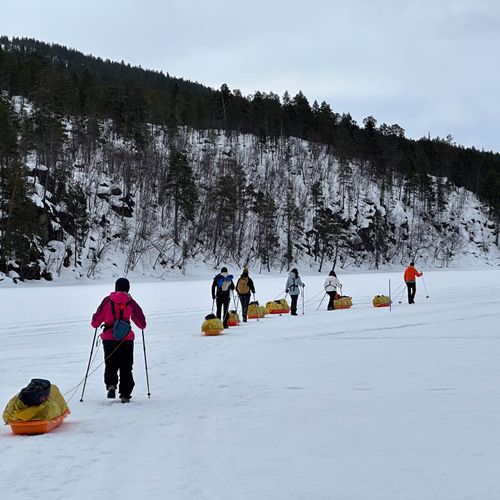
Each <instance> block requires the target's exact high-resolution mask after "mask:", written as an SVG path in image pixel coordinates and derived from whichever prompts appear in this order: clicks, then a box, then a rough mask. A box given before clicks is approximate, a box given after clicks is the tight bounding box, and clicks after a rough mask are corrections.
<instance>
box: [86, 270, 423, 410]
mask: <svg viewBox="0 0 500 500" xmlns="http://www.w3.org/2000/svg"><path fill="white" fill-rule="evenodd" d="M423 274H424V273H422V272H419V271H417V270H416V269H415V263H414V262H411V263H410V265H409V266H408V267H407V268H406V270H405V273H404V281H405V283H406V287H407V289H408V303H409V304H414V303H415V293H416V278H417V277H420V276H423ZM304 287H305V284H304V282H303V281H302V279H301V278H300V276H299V271H298V269H297V268H294V269H292V270H291V271H290V273H289V275H288V279H287V281H286V285H285V292H286V293H287V294H289V295H290V299H291V307H290V313H291V315H292V316H297V301H298V298H299V295H300V294H301V293H303V290H304ZM235 290H236V293H237V294H238V298H239V300H240V302H241V311H242V317H243V322H245V323H246V322H247V314H248V306H249V304H250V298H251V294H254V296H255V285H254V282H253V280H252V278H250V276H249V272H248V269H247V268H246V267H245V268H244V269H243V272H242V273H241V276H240V277H239V278H238V280H237V282H236V286H235V285H234V282H233V276H232V275H231V274H229V273H228V270H227V268H226V267H222V268H221V270H220V273H219V274H217V275H216V276H215V277H214V279H213V282H212V287H211V293H212V300H213V301H214V302H215V304H216V316H217V317H218V318H219V319H222V321H223V325H224V328H227V327H228V316H229V304H230V302H231V296H232V293H233V292H234V291H235ZM324 290H325V293H326V294H327V295H328V296H329V301H328V305H327V310H329V311H331V310H334V309H335V299H336V298H338V297H337V295H338V294H337V291H338V290H340V292H342V284H341V283H340V281H339V279H338V277H337V275H336V273H335V271H333V270H332V271H330V273H329V275H328V277H327V278H326V280H325V283H324ZM129 292H130V282H129V281H128V279H126V278H118V279H117V280H116V282H115V291H114V292H111V293H110V294H109V295H108V296H106V297H105V298H104V299H103V300H102V302H101V304H100V305H99V307H98V308H97V310H96V312H95V313H94V315H93V316H92V320H91V324H92V327H93V328H95V329H96V332H97V328H99V327H100V326H102V327H103V331H102V333H101V339H102V344H103V349H104V360H105V369H104V384H105V386H106V390H107V397H108V398H110V399H114V398H115V397H116V391H117V389H118V390H119V395H120V400H121V402H122V403H128V402H129V401H130V399H131V397H132V390H133V388H134V385H135V382H134V378H133V376H132V367H133V364H134V338H135V335H134V332H133V330H132V327H131V321H133V322H134V323H135V325H136V326H137V327H138V328H139V329H141V330H143V331H144V329H145V328H146V318H145V316H144V313H143V311H142V309H141V307H140V306H139V304H137V302H136V301H135V300H134V299H133V298H132V297H131V296H130V293H129ZM118 373H119V374H120V377H118Z"/></svg>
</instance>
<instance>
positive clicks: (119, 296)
mask: <svg viewBox="0 0 500 500" xmlns="http://www.w3.org/2000/svg"><path fill="white" fill-rule="evenodd" d="M111 301H113V304H114V307H115V316H113V310H112V308H111ZM121 309H123V319H124V320H126V321H130V320H132V321H133V322H134V323H135V324H136V325H137V327H138V328H140V329H141V330H144V328H146V318H145V317H144V313H143V312H142V309H141V308H140V306H139V304H138V303H137V302H136V301H135V300H134V299H132V298H131V297H130V295H129V294H128V293H125V292H111V293H110V294H109V296H108V297H105V298H104V299H103V301H102V302H101V305H100V306H99V307H98V308H97V311H96V312H95V313H94V315H93V316H92V321H91V322H90V324H91V325H92V327H93V328H98V327H99V326H100V325H101V324H103V323H104V325H105V326H109V327H111V328H106V329H105V330H104V331H103V332H102V333H101V338H102V340H115V338H114V337H113V328H112V326H113V323H114V322H115V319H120V311H121ZM134 339H135V335H134V332H133V331H132V330H130V333H129V334H128V335H127V336H126V337H125V339H124V340H134Z"/></svg>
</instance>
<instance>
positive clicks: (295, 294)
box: [285, 268, 305, 316]
mask: <svg viewBox="0 0 500 500" xmlns="http://www.w3.org/2000/svg"><path fill="white" fill-rule="evenodd" d="M300 287H302V288H304V287H305V285H304V283H302V280H301V279H300V276H299V271H298V270H297V268H294V269H292V270H291V271H290V274H289V275H288V279H287V281H286V288H285V292H286V293H288V294H290V299H291V300H292V305H291V307H290V314H291V315H292V316H297V300H298V298H299V295H300Z"/></svg>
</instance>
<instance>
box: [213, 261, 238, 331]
mask: <svg viewBox="0 0 500 500" xmlns="http://www.w3.org/2000/svg"><path fill="white" fill-rule="evenodd" d="M233 290H234V283H233V276H232V275H231V274H228V273H227V267H223V268H222V269H221V270H220V273H219V274H218V275H217V276H215V277H214V280H213V282H212V300H215V301H216V304H217V312H216V316H217V317H218V318H219V319H222V323H223V324H224V328H227V327H228V325H227V320H228V315H229V302H230V301H231V291H233ZM222 310H223V311H224V316H223V318H221V313H222Z"/></svg>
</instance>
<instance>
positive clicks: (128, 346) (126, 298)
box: [91, 278, 146, 403]
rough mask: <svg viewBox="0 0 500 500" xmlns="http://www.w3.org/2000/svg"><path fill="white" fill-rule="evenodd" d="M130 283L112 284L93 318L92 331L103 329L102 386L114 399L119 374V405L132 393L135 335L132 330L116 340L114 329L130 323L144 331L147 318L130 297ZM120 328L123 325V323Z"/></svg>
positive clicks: (119, 279)
mask: <svg viewBox="0 0 500 500" xmlns="http://www.w3.org/2000/svg"><path fill="white" fill-rule="evenodd" d="M129 290H130V283H129V281H128V279H126V278H118V279H117V280H116V283H115V291H114V292H111V293H110V294H109V295H108V296H107V297H105V298H104V299H103V301H102V302H101V304H100V306H99V307H98V308H97V311H96V312H95V313H94V315H93V316H92V321H91V324H92V327H93V328H98V327H99V326H101V325H103V327H104V330H103V332H102V333H101V339H102V345H103V348H104V361H105V369H104V383H105V385H106V389H107V391H108V398H110V399H114V398H115V397H116V389H117V388H118V372H120V387H119V390H120V399H121V402H122V403H128V402H129V401H130V398H131V397H132V389H133V388H134V385H135V382H134V377H133V376H132V366H133V364H134V338H135V335H134V332H133V331H132V328H130V330H128V332H127V328H128V327H127V326H126V324H125V332H124V333H122V335H123V338H120V339H118V340H117V335H118V333H117V331H116V329H114V328H113V327H114V325H115V322H116V321H117V320H121V321H125V322H128V324H129V326H130V320H132V321H133V322H134V323H135V324H136V325H137V327H138V328H140V329H141V330H144V329H145V328H146V318H145V317H144V313H143V312H142V309H141V308H140V306H139V304H137V302H136V301H135V300H134V299H133V298H132V297H131V296H130V295H129V293H128V292H129ZM122 325H123V323H122Z"/></svg>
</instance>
